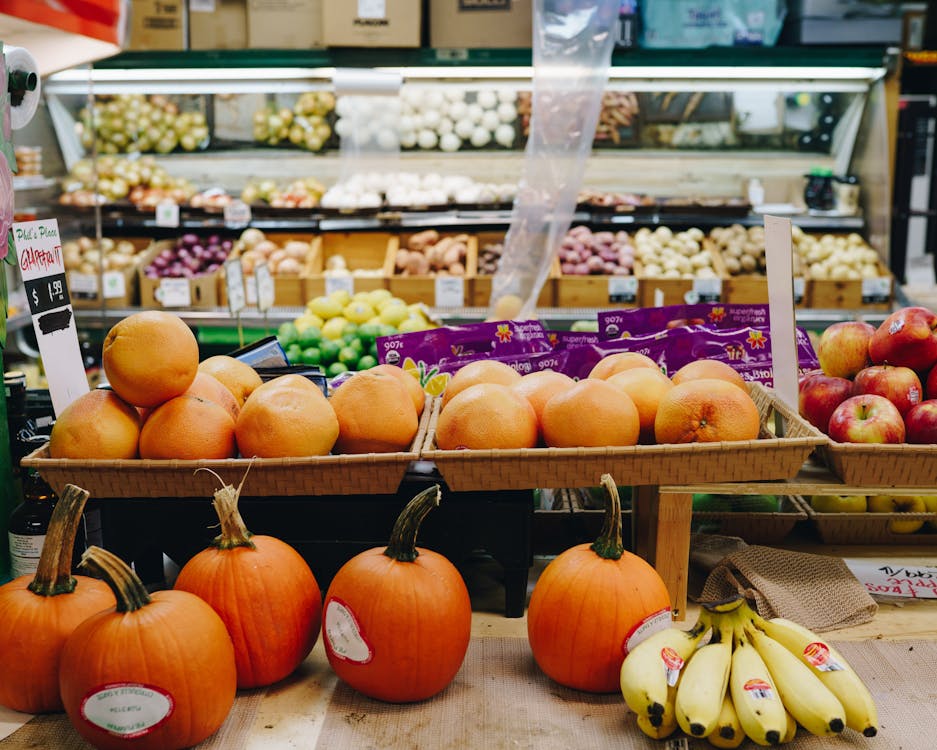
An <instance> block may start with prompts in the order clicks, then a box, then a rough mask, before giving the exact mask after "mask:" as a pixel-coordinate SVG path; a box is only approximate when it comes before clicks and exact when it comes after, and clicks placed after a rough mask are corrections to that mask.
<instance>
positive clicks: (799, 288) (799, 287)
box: [794, 276, 807, 305]
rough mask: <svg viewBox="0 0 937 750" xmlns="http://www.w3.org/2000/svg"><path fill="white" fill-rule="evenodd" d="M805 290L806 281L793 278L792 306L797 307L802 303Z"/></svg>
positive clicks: (798, 277) (797, 277)
mask: <svg viewBox="0 0 937 750" xmlns="http://www.w3.org/2000/svg"><path fill="white" fill-rule="evenodd" d="M806 289H807V280H806V279H805V278H804V277H803V276H795V277H794V304H795V305H799V304H800V303H801V302H803V301H804V294H805V293H806Z"/></svg>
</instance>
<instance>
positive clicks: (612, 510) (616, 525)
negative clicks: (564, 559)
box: [591, 474, 625, 560]
mask: <svg viewBox="0 0 937 750" xmlns="http://www.w3.org/2000/svg"><path fill="white" fill-rule="evenodd" d="M601 481H602V486H603V487H604V488H605V498H606V499H605V522H604V523H603V524H602V533H601V534H599V538H598V539H596V540H595V542H594V543H593V544H592V547H591V549H592V551H593V552H595V554H597V555H598V556H599V557H601V558H603V559H605V560H620V559H621V556H622V555H623V554H624V552H625V548H624V546H623V545H622V543H621V498H619V497H618V487H616V486H615V480H614V479H612V475H611V474H603V475H602V480H601Z"/></svg>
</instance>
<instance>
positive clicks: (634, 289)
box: [608, 276, 638, 302]
mask: <svg viewBox="0 0 937 750" xmlns="http://www.w3.org/2000/svg"><path fill="white" fill-rule="evenodd" d="M637 298H638V280H637V278H635V277H634V276H609V277H608V301H609V302H634V301H635V300H636V299H637Z"/></svg>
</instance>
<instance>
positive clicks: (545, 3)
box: [489, 0, 619, 319]
mask: <svg viewBox="0 0 937 750" xmlns="http://www.w3.org/2000/svg"><path fill="white" fill-rule="evenodd" d="M558 5H559V4H558V3H555V2H554V1H553V0H535V2H534V18H533V30H534V45H533V47H534V48H533V62H534V73H533V107H532V116H531V122H530V136H529V138H528V140H527V149H526V151H525V154H524V170H523V175H522V177H521V182H520V186H519V190H518V194H517V198H516V199H515V200H514V210H513V214H512V216H511V226H510V229H509V230H508V233H507V237H506V238H505V242H504V252H503V254H502V256H501V262H500V263H499V265H498V270H497V272H496V273H495V275H494V277H493V278H492V290H491V300H490V302H489V317H491V318H495V319H499V318H504V317H513V318H517V319H525V318H530V317H531V316H532V313H533V310H534V308H535V306H536V303H537V297H538V295H539V294H540V290H541V288H542V287H543V284H544V282H545V281H546V278H547V276H548V274H549V272H550V264H551V263H552V261H553V257H554V256H555V254H556V251H557V249H558V247H559V244H560V242H561V240H562V238H563V236H564V235H565V234H566V231H567V229H569V225H570V223H571V221H572V217H573V211H574V209H575V207H576V198H577V195H578V193H579V187H580V185H581V184H582V178H583V173H584V171H585V167H586V160H587V159H588V158H589V154H590V152H591V150H592V139H593V136H594V134H595V128H596V123H597V122H598V118H599V111H600V109H601V104H602V94H603V92H604V90H605V85H606V83H607V82H608V68H609V64H610V62H611V54H612V48H613V46H614V34H613V29H614V27H615V23H616V22H617V20H618V6H619V0H573V2H568V3H563V4H562V10H561V9H559V8H558V7H556V6H558Z"/></svg>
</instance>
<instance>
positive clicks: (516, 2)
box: [429, 0, 533, 49]
mask: <svg viewBox="0 0 937 750" xmlns="http://www.w3.org/2000/svg"><path fill="white" fill-rule="evenodd" d="M531 5H532V3H531V0H430V2H429V42H430V47H443V48H446V47H451V48H460V49H473V48H475V47H481V48H485V49H490V48H492V47H528V48H529V47H530V46H531V35H532V27H533V23H532V18H533V13H532V11H531Z"/></svg>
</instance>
